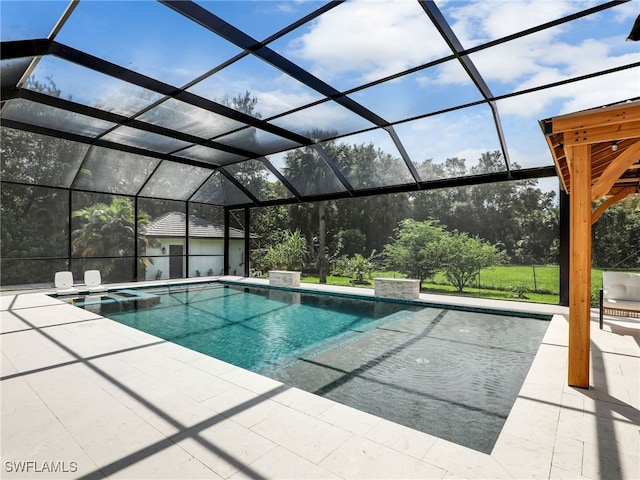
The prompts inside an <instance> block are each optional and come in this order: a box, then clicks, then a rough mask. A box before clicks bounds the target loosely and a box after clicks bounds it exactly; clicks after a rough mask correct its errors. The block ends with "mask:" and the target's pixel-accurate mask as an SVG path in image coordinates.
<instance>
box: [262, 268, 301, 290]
mask: <svg viewBox="0 0 640 480" xmlns="http://www.w3.org/2000/svg"><path fill="white" fill-rule="evenodd" d="M301 273H302V272H291V271H288V270H269V285H272V286H274V287H299V286H300V274H301Z"/></svg>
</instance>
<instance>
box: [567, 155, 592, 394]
mask: <svg viewBox="0 0 640 480" xmlns="http://www.w3.org/2000/svg"><path fill="white" fill-rule="evenodd" d="M566 148H567V147H566V146H565V149H566ZM569 150H570V151H571V152H570V155H568V156H570V157H571V158H572V161H571V163H570V167H571V195H570V199H569V202H570V209H571V213H570V217H571V218H570V226H571V230H570V234H569V244H570V265H569V269H570V274H569V371H568V381H569V385H571V386H574V387H581V388H589V355H590V335H591V332H590V328H591V145H589V144H585V145H578V146H575V147H569Z"/></svg>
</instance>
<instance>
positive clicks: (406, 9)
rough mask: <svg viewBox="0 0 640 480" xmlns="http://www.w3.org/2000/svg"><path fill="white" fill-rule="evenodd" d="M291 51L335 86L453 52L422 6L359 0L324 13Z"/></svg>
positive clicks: (394, 70)
mask: <svg viewBox="0 0 640 480" xmlns="http://www.w3.org/2000/svg"><path fill="white" fill-rule="evenodd" d="M288 53H289V54H290V55H291V56H293V57H295V58H296V59H298V60H301V61H310V62H311V63H312V66H313V73H314V74H316V75H318V76H320V77H321V78H323V79H325V80H327V81H329V82H331V80H332V79H333V78H335V77H336V76H339V75H343V74H347V73H349V74H353V75H355V76H356V77H357V79H358V81H359V82H361V83H364V82H366V81H370V80H373V79H378V78H381V77H383V76H386V75H390V74H393V73H397V72H399V71H402V70H404V69H406V68H408V67H410V66H416V65H420V64H422V63H425V62H427V61H429V60H431V59H434V58H438V57H441V56H443V55H446V54H448V53H450V51H449V50H448V48H447V47H446V45H445V43H444V42H443V40H442V38H441V37H440V35H439V34H438V33H437V31H436V30H435V28H434V27H433V26H432V25H431V22H430V21H429V20H428V17H427V16H426V15H425V14H424V12H423V11H422V9H421V8H420V6H419V5H418V3H417V2H410V1H406V0H393V1H372V0H354V1H352V2H348V3H345V4H342V5H340V6H339V7H336V8H334V9H333V10H332V11H331V12H328V13H326V14H324V15H322V16H321V17H320V18H319V19H318V20H317V21H316V22H315V23H314V24H313V25H312V27H311V29H310V30H309V31H308V32H307V33H305V34H304V35H302V36H300V37H298V38H297V39H296V40H294V41H293V42H292V43H291V44H290V45H289V52H288Z"/></svg>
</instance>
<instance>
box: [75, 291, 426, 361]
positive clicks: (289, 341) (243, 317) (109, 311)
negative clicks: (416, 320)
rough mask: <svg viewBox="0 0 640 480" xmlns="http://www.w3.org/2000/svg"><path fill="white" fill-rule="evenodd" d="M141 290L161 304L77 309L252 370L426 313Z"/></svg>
mask: <svg viewBox="0 0 640 480" xmlns="http://www.w3.org/2000/svg"><path fill="white" fill-rule="evenodd" d="M142 291H144V292H145V297H148V298H155V302H153V301H149V300H145V303H142V301H131V302H124V301H120V302H113V301H111V297H114V296H117V295H119V293H118V292H116V293H114V294H109V295H108V296H106V297H105V298H103V299H102V302H96V303H89V302H86V303H87V304H86V306H85V303H83V302H75V305H76V306H85V308H87V309H89V310H92V311H94V312H95V313H99V314H101V315H103V316H106V317H108V318H111V319H112V320H116V321H118V322H120V323H123V324H125V325H129V326H130V327H134V328H137V329H138V330H142V331H144V332H147V333H150V334H152V335H155V336H157V337H160V338H163V339H165V340H168V341H170V342H173V343H177V344H179V345H182V346H184V347H187V348H190V349H192V350H196V351H198V352H201V353H204V354H206V355H209V356H212V357H215V358H218V359H220V360H224V361H225V362H229V363H232V364H234V365H237V366H239V367H242V368H246V369H248V370H253V371H261V370H264V369H267V368H269V367H270V366H273V365H275V364H277V363H278V362H280V361H282V360H285V359H287V358H290V357H291V356H293V355H296V354H298V353H300V352H303V351H306V350H308V349H310V348H314V347H317V346H319V345H321V344H323V343H325V342H326V341H327V339H333V340H336V339H339V338H342V337H344V336H348V335H350V334H354V333H360V332H362V331H363V329H366V328H367V326H368V325H370V324H371V323H373V322H374V321H376V320H381V319H384V318H387V317H389V316H391V315H394V314H409V313H412V312H415V311H417V310H419V307H416V306H414V305H403V304H400V303H391V302H373V301H369V300H357V299H353V298H342V297H336V296H330V295H310V294H304V293H296V292H291V291H285V290H276V289H266V288H248V287H239V286H229V285H221V284H207V285H197V286H194V285H189V286H184V285H181V286H172V287H163V288H159V289H155V288H154V289H144V290H142ZM127 307H128V308H127Z"/></svg>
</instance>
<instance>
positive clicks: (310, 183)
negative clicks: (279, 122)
mask: <svg viewBox="0 0 640 480" xmlns="http://www.w3.org/2000/svg"><path fill="white" fill-rule="evenodd" d="M308 135H309V137H310V138H327V137H331V136H335V135H337V132H321V131H312V132H310V133H309V134H308ZM322 148H323V149H325V150H329V151H332V150H333V149H334V148H335V144H334V142H325V143H324V144H323V146H322ZM285 161H286V166H285V177H287V179H288V180H289V181H290V182H291V183H292V184H293V185H294V186H295V187H296V188H297V189H298V190H300V192H301V193H302V194H303V195H310V194H314V193H318V192H319V193H326V192H335V191H340V190H342V189H343V188H344V187H342V184H341V183H340V181H339V180H338V178H337V177H336V176H335V174H334V173H333V172H332V171H331V169H330V168H329V166H328V165H327V164H326V163H325V161H324V160H323V159H322V157H321V155H320V153H319V152H318V150H316V149H315V148H314V147H303V148H299V149H297V150H294V151H292V152H289V153H288V154H287V155H286V157H285ZM316 206H317V208H318V236H317V239H318V250H317V252H316V255H315V257H316V265H317V267H318V276H319V277H320V283H327V274H328V273H329V255H328V251H327V242H326V229H327V219H326V211H327V202H326V201H324V200H323V201H319V202H316Z"/></svg>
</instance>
